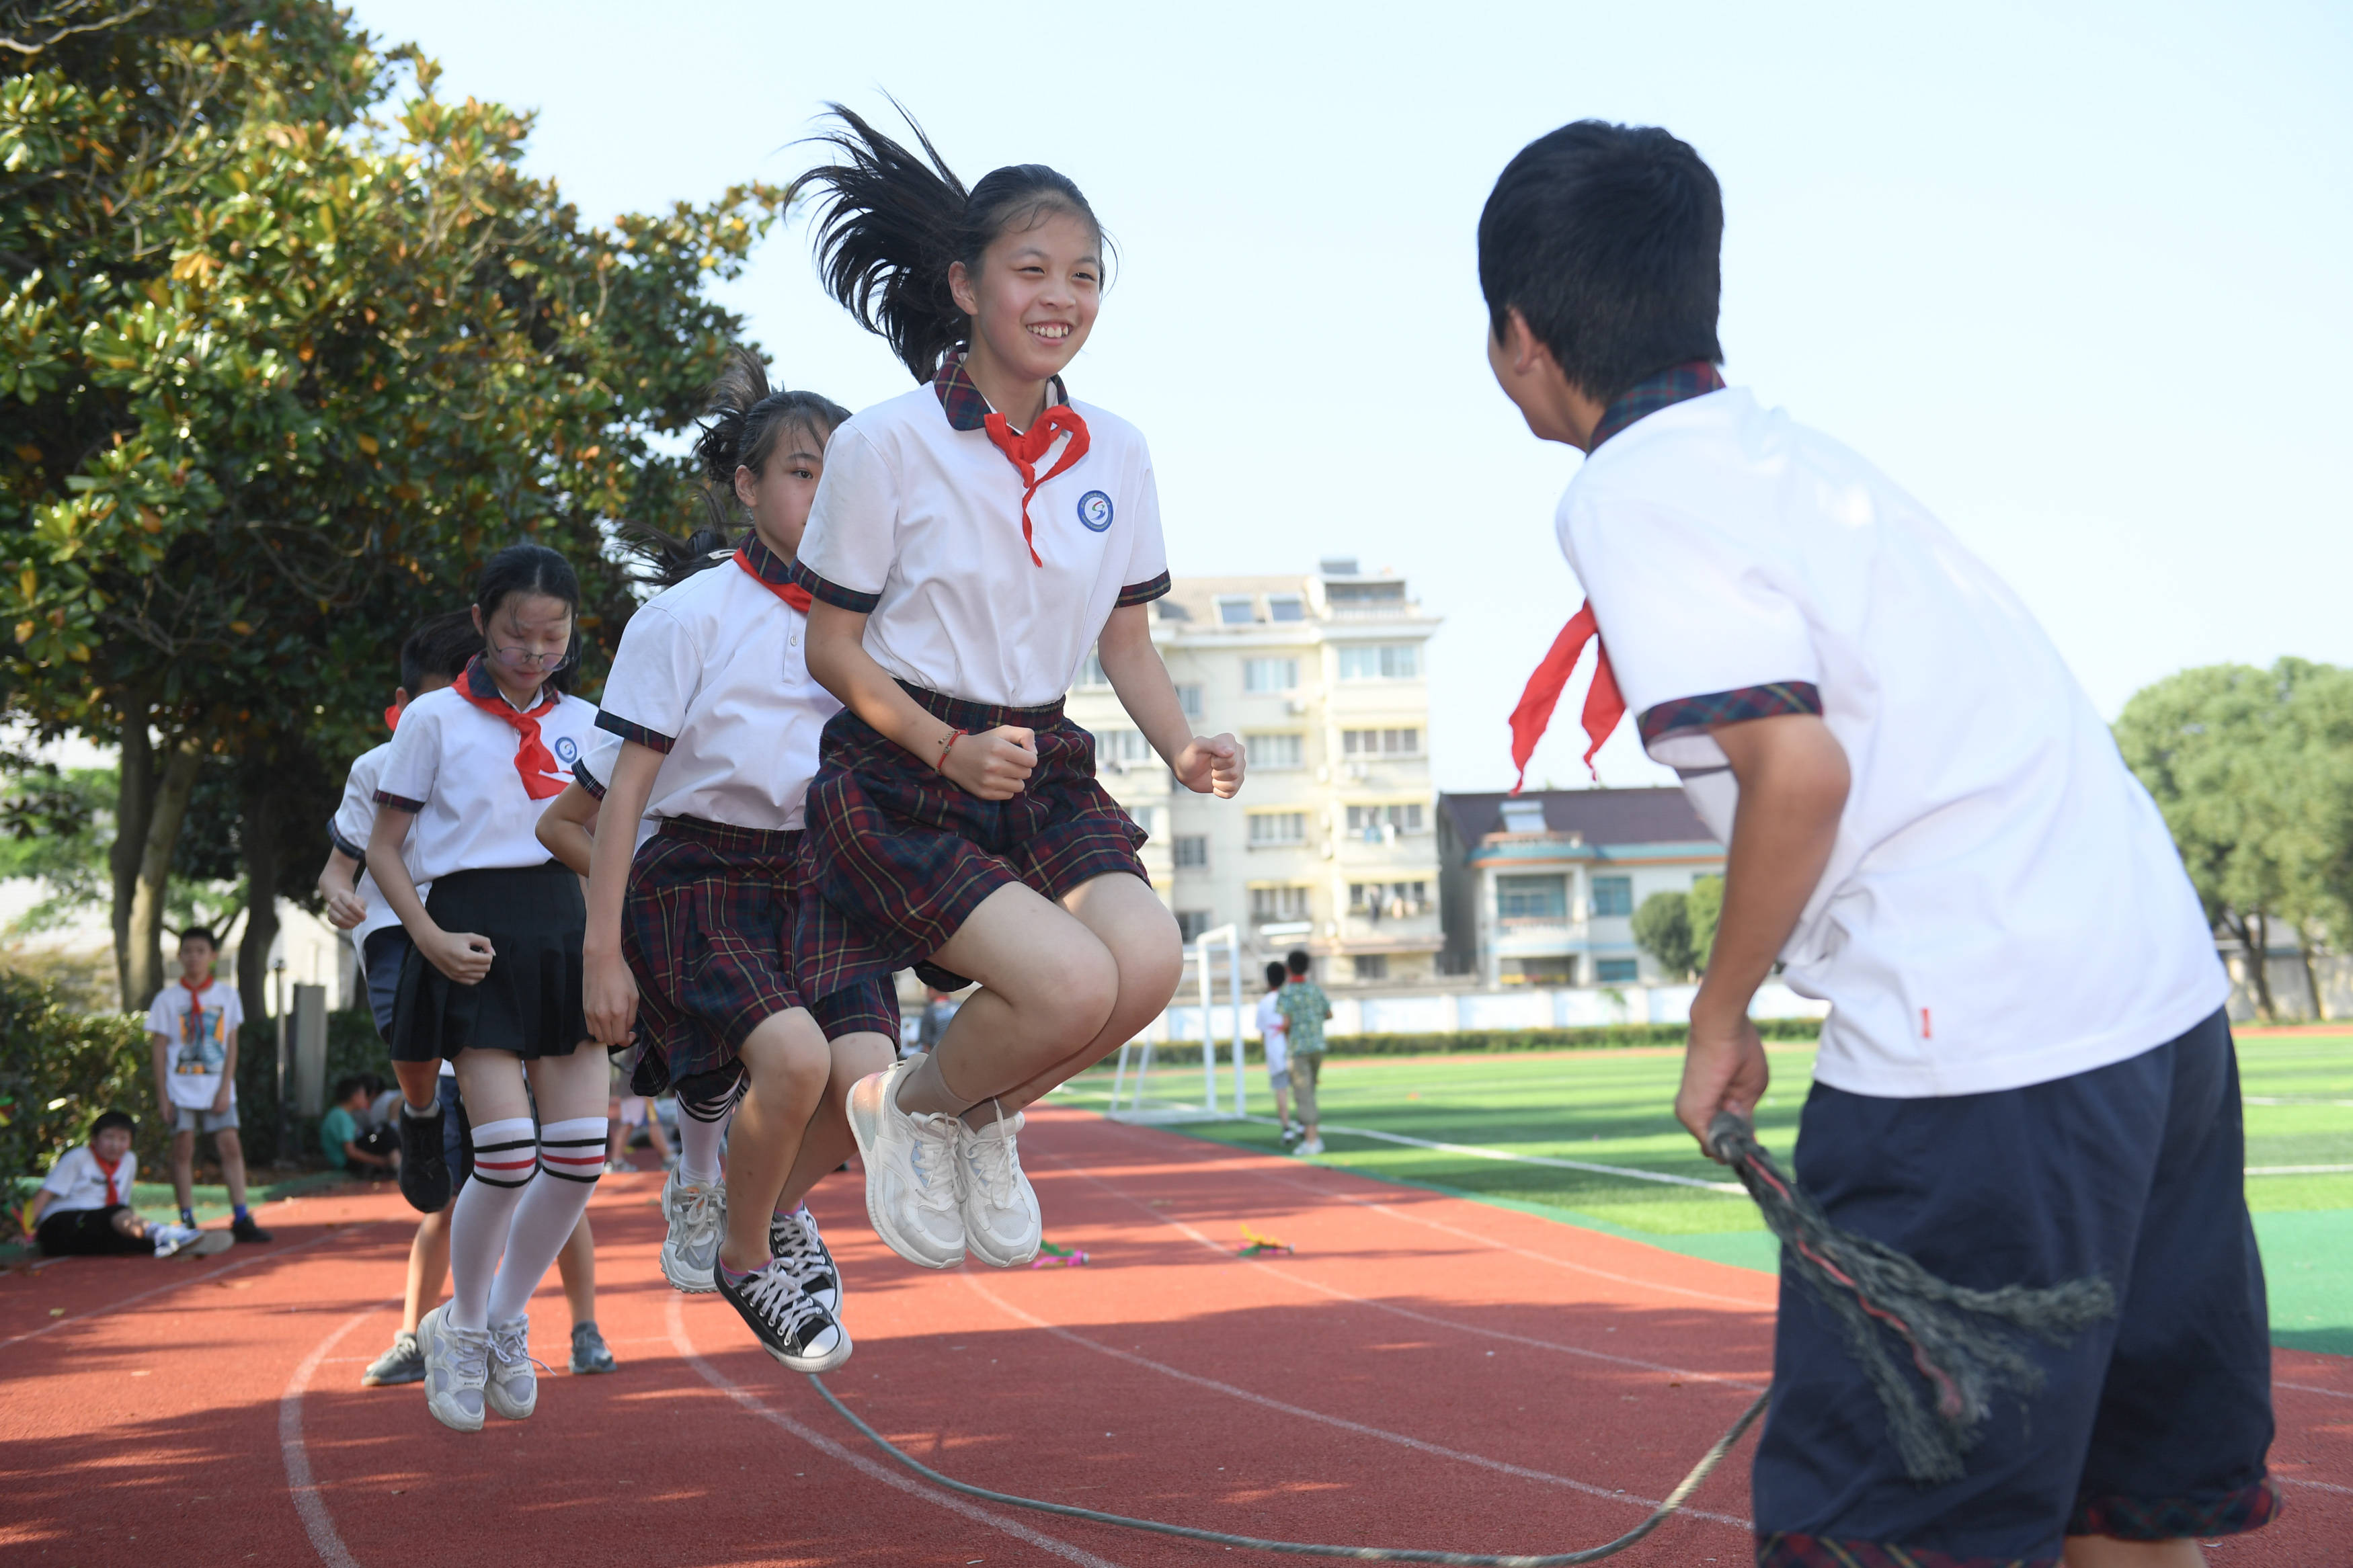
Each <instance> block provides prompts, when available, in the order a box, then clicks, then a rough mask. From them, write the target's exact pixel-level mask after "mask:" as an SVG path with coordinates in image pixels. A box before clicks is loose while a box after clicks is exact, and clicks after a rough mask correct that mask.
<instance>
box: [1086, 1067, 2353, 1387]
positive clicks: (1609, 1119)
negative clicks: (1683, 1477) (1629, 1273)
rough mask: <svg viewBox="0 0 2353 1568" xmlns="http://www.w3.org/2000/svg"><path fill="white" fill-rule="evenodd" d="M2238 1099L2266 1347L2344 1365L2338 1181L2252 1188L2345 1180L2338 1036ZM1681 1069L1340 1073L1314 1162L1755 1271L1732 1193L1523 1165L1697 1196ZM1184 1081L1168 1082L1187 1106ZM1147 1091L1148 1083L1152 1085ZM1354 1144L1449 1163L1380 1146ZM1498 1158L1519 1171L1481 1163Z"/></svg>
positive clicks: (2350, 1111)
mask: <svg viewBox="0 0 2353 1568" xmlns="http://www.w3.org/2000/svg"><path fill="white" fill-rule="evenodd" d="M1767 1049H1768V1051H1769V1052H1770V1054H1771V1057H1772V1062H1773V1081H1774V1087H1773V1091H1772V1093H1771V1094H1769V1095H1768V1096H1767V1098H1766V1100H1765V1102H1764V1104H1763V1105H1762V1106H1760V1107H1759V1108H1758V1112H1757V1122H1758V1127H1759V1131H1760V1132H1761V1134H1762V1136H1763V1138H1764V1140H1765V1142H1766V1143H1767V1146H1768V1147H1771V1148H1773V1149H1774V1150H1776V1151H1777V1152H1780V1153H1782V1154H1783V1155H1784V1157H1785V1158H1786V1155H1787V1152H1788V1148H1789V1146H1790V1144H1791V1142H1793V1141H1794V1139H1795V1137H1796V1131H1797V1121H1798V1112H1799V1108H1800V1106H1801V1105H1802V1104H1803V1102H1804V1098H1805V1091H1806V1086H1807V1083H1808V1081H1809V1075H1810V1070H1811V1068H1812V1065H1813V1051H1812V1048H1811V1047H1797V1046H1777V1047H1767ZM2239 1063H2240V1075H2241V1079H2242V1088H2243V1092H2244V1094H2245V1096H2246V1121H2247V1164H2248V1167H2249V1171H2250V1174H2249V1176H2248V1179H2247V1198H2248V1204H2249V1206H2250V1207H2251V1208H2252V1209H2253V1211H2254V1216H2255V1229H2256V1233H2257V1235H2258V1237H2260V1238H2261V1241H2262V1244H2263V1262H2264V1271H2265V1274H2266V1276H2267V1278H2268V1279H2269V1282H2270V1289H2271V1312H2272V1337H2273V1340H2274V1342H2276V1343H2279V1344H2283V1345H2290V1346H2294V1347H2295V1348H2297V1349H2302V1350H2312V1351H2326V1352H2333V1353H2336V1354H2340V1355H2345V1354H2353V1171H2345V1172H2337V1173H2309V1174H2279V1175H2264V1174H2257V1173H2258V1172H2262V1171H2263V1170H2265V1169H2267V1168H2275V1167H2281V1166H2309V1165H2339V1166H2353V1033H2348V1034H2346V1035H2341V1036H2324V1035H2298V1036H2284V1037H2269V1038H2260V1037H2259V1038H2251V1039H2243V1040H2241V1041H2240V1042H2239ZM1680 1071H1681V1058H1680V1054H1679V1053H1666V1052H1661V1053H1655V1054H1653V1053H1650V1052H1643V1053H1640V1054H1638V1053H1635V1052H1631V1051H1588V1052H1573V1053H1562V1054H1559V1055H1548V1056H1538V1055H1529V1056H1519V1055H1500V1054H1498V1055H1487V1054H1480V1055H1475V1056H1473V1055H1463V1056H1426V1057H1357V1058H1349V1057H1339V1058H1332V1059H1330V1060H1329V1061H1327V1062H1326V1064H1325V1066H1324V1077H1323V1080H1322V1100H1323V1113H1324V1143H1325V1146H1326V1148H1327V1150H1328V1152H1327V1153H1326V1154H1325V1155H1324V1161H1325V1163H1331V1164H1335V1165H1339V1166H1342V1167H1345V1169H1348V1170H1351V1171H1354V1172H1356V1173H1359V1174H1361V1175H1366V1176H1372V1177H1376V1178H1378V1179H1381V1180H1384V1181H1394V1182H1405V1183H1410V1184H1415V1185H1418V1186H1424V1187H1432V1188H1436V1189H1437V1190H1439V1191H1441V1192H1446V1193H1451V1194H1455V1195H1458V1196H1461V1197H1469V1198H1475V1199H1478V1200H1480V1201H1482V1202H1488V1203H1495V1204H1500V1205H1506V1206H1509V1207H1513V1208H1518V1209H1523V1210H1525V1211H1526V1212H1529V1213H1532V1214H1538V1215H1545V1216H1546V1217H1548V1218H1552V1219H1556V1220H1558V1221H1560V1222H1562V1223H1563V1224H1567V1225H1574V1226H1584V1227H1586V1228H1588V1229H1593V1230H1602V1231H1607V1232H1609V1233H1610V1234H1612V1235H1617V1236H1624V1237H1632V1238H1634V1239H1636V1240H1640V1241H1646V1242H1650V1243H1651V1244H1652V1245H1654V1246H1658V1247H1665V1248H1668V1249H1669V1250H1671V1251H1675V1252H1683V1253H1688V1254H1691V1255H1693V1256H1695V1257H1700V1258H1714V1259H1715V1260H1716V1261H1718V1262H1723V1263H1730V1264H1735V1265H1738V1266H1740V1267H1743V1268H1757V1269H1763V1270H1766V1271H1767V1272H1770V1271H1772V1270H1774V1269H1775V1268H1776V1267H1777V1251H1776V1244H1775V1242H1774V1240H1773V1238H1772V1237H1771V1236H1769V1235H1768V1234H1767V1232H1766V1230H1765V1228H1764V1225H1763V1222H1762V1221H1760V1220H1759V1219H1758V1218H1757V1211H1756V1208H1755V1206H1754V1205H1751V1204H1750V1203H1749V1201H1748V1198H1747V1196H1746V1194H1742V1193H1739V1192H1737V1191H1734V1192H1731V1193H1720V1192H1715V1191H1709V1190H1705V1189H1703V1188H1698V1187H1693V1186H1687V1185H1677V1184H1667V1183H1661V1182H1654V1181H1646V1180H1642V1179H1641V1178H1639V1177H1633V1176H1627V1175H1620V1174H1614V1173H1608V1172H1602V1171H1592V1170H1580V1169H1574V1168H1565V1167H1563V1166H1561V1165H1556V1164H1538V1163H1529V1157H1534V1158H1535V1159H1543V1160H1552V1161H1567V1162H1576V1163H1581V1164H1588V1165H1615V1166H1620V1167H1623V1168H1626V1169H1630V1170H1637V1171H1645V1172H1650V1173H1656V1174H1665V1175H1672V1176H1683V1177H1686V1178H1689V1179H1691V1180H1694V1181H1701V1182H1722V1181H1723V1180H1725V1172H1724V1171H1723V1170H1722V1169H1721V1168H1720V1167H1718V1166H1716V1165H1715V1164H1713V1163H1710V1162H1709V1161H1708V1160H1707V1159H1706V1158H1705V1157H1704V1156H1703V1155H1702V1154H1701V1153H1700V1152H1698V1149H1697V1148H1696V1147H1695V1146H1694V1143H1693V1142H1692V1140H1691V1138H1690V1137H1689V1136H1688V1135H1687V1134H1686V1133H1684V1132H1683V1130H1682V1129H1681V1128H1680V1127H1678V1126H1676V1125H1675V1122H1674V1119H1673V1116H1672V1114H1671V1113H1670V1111H1669V1109H1668V1107H1669V1105H1670V1103H1671V1101H1672V1099H1673V1096H1674V1090H1675V1084H1676V1080H1677V1078H1678V1075H1679V1074H1680ZM1198 1074H1199V1068H1193V1069H1191V1070H1190V1071H1189V1072H1188V1073H1183V1074H1171V1075H1170V1081H1171V1084H1172V1086H1176V1085H1178V1082H1179V1079H1181V1080H1182V1082H1181V1088H1182V1089H1185V1090H1188V1091H1189V1092H1190V1094H1191V1095H1192V1096H1194V1097H1195V1098H1198V1095H1199V1092H1200V1088H1199V1086H1200V1079H1199V1076H1198ZM1158 1076H1159V1075H1158V1074H1155V1078H1157V1077H1158ZM1110 1088H1111V1075H1110V1074H1109V1073H1108V1072H1107V1071H1101V1070H1098V1071H1096V1072H1092V1073H1089V1074H1086V1075H1084V1076H1082V1077H1081V1078H1079V1079H1075V1080H1073V1081H1072V1083H1071V1086H1070V1088H1069V1089H1067V1090H1065V1091H1064V1093H1063V1094H1062V1095H1061V1096H1059V1097H1058V1101H1059V1102H1060V1103H1065V1104H1071V1105H1075V1106H1079V1107H1092V1108H1098V1109H1099V1108H1101V1107H1102V1106H1103V1105H1104V1104H1105V1103H1107V1100H1108V1096H1109V1090H1110ZM1250 1110H1251V1111H1252V1112H1253V1113H1255V1114H1258V1115H1261V1116H1271V1114H1272V1111H1273V1098H1272V1096H1271V1094H1270V1093H1269V1092H1268V1090H1267V1088H1266V1075H1265V1073H1264V1071H1263V1070H1262V1069H1261V1068H1256V1067H1253V1068H1251V1069H1250ZM1341 1128H1361V1129H1365V1130H1366V1131H1373V1132H1386V1133H1389V1134H1392V1135H1396V1136H1402V1137H1407V1138H1412V1139H1417V1140H1419V1141H1421V1142H1430V1143H1450V1144H1455V1145H1458V1146H1461V1151H1462V1152H1456V1151H1450V1150H1444V1149H1427V1148H1419V1147H1414V1146H1411V1145H1407V1144H1398V1143H1394V1142H1383V1141H1381V1140H1378V1139H1375V1138H1370V1137H1366V1136H1363V1135H1361V1134H1358V1133H1351V1132H1347V1131H1340V1130H1339V1129H1341ZM1176 1131H1184V1132H1187V1133H1190V1134H1192V1135H1194V1136H1196V1137H1201V1138H1208V1139H1214V1140H1216V1141H1218V1142H1225V1143H1230V1144H1234V1145H1237V1146H1240V1147H1245V1148H1251V1149H1256V1150H1261V1151H1263V1152H1277V1151H1279V1150H1280V1148H1281V1143H1280V1141H1279V1139H1278V1137H1277V1135H1276V1132H1275V1129H1274V1128H1272V1127H1271V1126H1261V1125H1260V1124H1258V1123H1256V1122H1196V1123H1189V1124H1180V1125H1178V1127H1177V1128H1176ZM1470 1150H1478V1151H1482V1152H1486V1153H1487V1154H1490V1155H1492V1154H1496V1153H1500V1154H1508V1155H1514V1156H1519V1157H1520V1158H1518V1159H1495V1158H1492V1157H1482V1155H1481V1154H1479V1153H1472V1152H1468V1151H1470Z"/></svg>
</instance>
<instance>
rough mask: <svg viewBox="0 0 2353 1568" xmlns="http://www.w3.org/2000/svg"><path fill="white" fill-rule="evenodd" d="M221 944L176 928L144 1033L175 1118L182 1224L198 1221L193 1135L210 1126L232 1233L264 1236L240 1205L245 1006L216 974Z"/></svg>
mask: <svg viewBox="0 0 2353 1568" xmlns="http://www.w3.org/2000/svg"><path fill="white" fill-rule="evenodd" d="M219 955H220V946H219V943H218V942H216V941H215V940H214V939H213V933H212V932H211V931H207V930H206V929H205V928H204V927H203V926H190V927H189V928H188V929H187V930H186V931H182V932H181V933H180V954H179V956H180V978H179V979H178V980H177V981H175V982H174V983H173V984H170V985H166V986H165V987H164V989H163V990H161V991H159V992H157V993H156V994H155V1000H154V1002H153V1004H151V1005H149V1007H148V1009H147V1039H148V1043H149V1045H150V1046H151V1047H153V1050H154V1055H155V1099H156V1101H157V1103H158V1104H160V1105H161V1106H162V1107H163V1108H164V1113H165V1114H166V1115H169V1116H171V1117H172V1118H173V1119H174V1120H173V1124H172V1187H173V1190H174V1193H175V1194H177V1195H178V1197H179V1200H180V1223H181V1224H182V1225H185V1226H195V1223H196V1207H195V1202H196V1194H195V1164H196V1134H197V1133H198V1132H199V1131H203V1132H209V1133H211V1134H212V1138H213V1152H214V1154H215V1155H216V1156H217V1157H218V1159H219V1161H220V1168H221V1180H222V1181H223V1182H225V1183H226V1184H227V1186H228V1201H229V1209H230V1214H231V1218H230V1221H229V1227H228V1228H229V1234H230V1235H231V1236H233V1237H236V1238H237V1240H239V1241H268V1240H269V1232H268V1231H266V1230H264V1229H262V1228H261V1227H260V1226H258V1225H256V1224H254V1223H253V1215H251V1214H250V1213H248V1211H247V1209H246V1206H245V1144H244V1142H242V1141H241V1140H240V1139H239V1138H238V1137H237V1028H238V1026H240V1025H242V1024H243V1023H244V1022H245V1008H244V1006H243V1005H241V1004H240V1003H239V1002H238V1001H237V988H236V987H235V986H232V985H224V984H221V983H220V982H219V981H217V980H215V979H214V978H213V961H214V960H215V959H216V958H217V957H218V956H219Z"/></svg>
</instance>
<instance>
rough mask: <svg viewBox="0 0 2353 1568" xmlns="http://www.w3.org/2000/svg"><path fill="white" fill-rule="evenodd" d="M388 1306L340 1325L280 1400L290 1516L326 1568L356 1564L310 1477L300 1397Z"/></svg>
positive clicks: (314, 1350) (280, 1446)
mask: <svg viewBox="0 0 2353 1568" xmlns="http://www.w3.org/2000/svg"><path fill="white" fill-rule="evenodd" d="M387 1305H389V1306H390V1307H391V1308H392V1309H393V1310H396V1311H397V1310H399V1305H400V1304H399V1303H398V1302H396V1301H395V1302H390V1303H386V1302H383V1301H379V1302H377V1303H376V1304H375V1305H374V1306H372V1307H363V1308H361V1309H360V1310H358V1311H356V1312H353V1314H352V1315H351V1316H350V1317H348V1318H345V1319H344V1320H343V1326H342V1327H341V1328H339V1329H337V1330H336V1331H334V1332H333V1333H332V1334H329V1335H328V1336H327V1337H326V1338H325V1339H323V1340H321V1341H320V1342H318V1343H317V1344H316V1345H313V1346H312V1347H311V1353H310V1354H309V1355H307V1356H305V1357H303V1358H302V1364H301V1365H300V1366H298V1367H296V1368H295V1369H294V1375H293V1376H292V1377H290V1378H288V1379H287V1380H286V1392H285V1393H283V1394H280V1395H279V1396H278V1452H279V1456H280V1458H282V1459H284V1460H285V1462H286V1489H287V1491H288V1492H289V1493H290V1494H291V1496H292V1497H293V1499H294V1511H295V1512H296V1513H298V1514H300V1515H301V1517H302V1530H303V1532H304V1533H305V1534H307V1535H309V1536H310V1538H311V1547H312V1549H314V1550H315V1551H316V1552H318V1553H319V1561H320V1562H322V1563H325V1564H326V1565H327V1568H360V1564H359V1560H358V1559H357V1558H355V1557H353V1555H352V1553H351V1548H349V1547H347V1546H345V1545H344V1544H343V1536H342V1535H341V1534H340V1533H339V1532H338V1531H336V1529H335V1521H334V1518H333V1516H332V1515H331V1514H330V1513H328V1511H327V1503H326V1500H325V1499H323V1498H322V1497H321V1496H320V1495H319V1483H318V1481H317V1480H316V1479H314V1478H313V1477H312V1475H311V1451H310V1449H309V1448H307V1447H304V1446H303V1442H302V1395H303V1394H304V1393H305V1392H306V1391H307V1390H308V1389H309V1388H310V1386H311V1373H315V1372H317V1371H318V1370H319V1365H320V1363H322V1362H323V1361H325V1360H326V1359H327V1352H329V1351H331V1350H333V1349H334V1348H335V1347H336V1346H337V1345H338V1344H341V1343H342V1342H343V1336H344V1335H345V1334H348V1333H350V1332H351V1331H353V1329H356V1328H358V1327H359V1326H360V1325H361V1324H362V1323H364V1322H366V1321H368V1320H369V1319H370V1318H373V1317H375V1315H376V1314H377V1313H378V1312H381V1311H383V1310H385V1307H386V1306H387Z"/></svg>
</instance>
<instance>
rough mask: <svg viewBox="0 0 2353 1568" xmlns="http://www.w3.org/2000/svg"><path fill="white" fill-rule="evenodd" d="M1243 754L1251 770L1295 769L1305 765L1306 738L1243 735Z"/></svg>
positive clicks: (1297, 735)
mask: <svg viewBox="0 0 2353 1568" xmlns="http://www.w3.org/2000/svg"><path fill="white" fill-rule="evenodd" d="M1242 749H1243V753H1244V756H1245V758H1246V759H1247V761H1248V762H1249V764H1250V766H1251V767H1253V768H1296V767H1303V766H1305V765H1306V762H1307V757H1306V737H1305V736H1303V735H1299V734H1295V733H1294V734H1287V735H1284V734H1266V735H1244V736H1243V737H1242Z"/></svg>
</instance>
